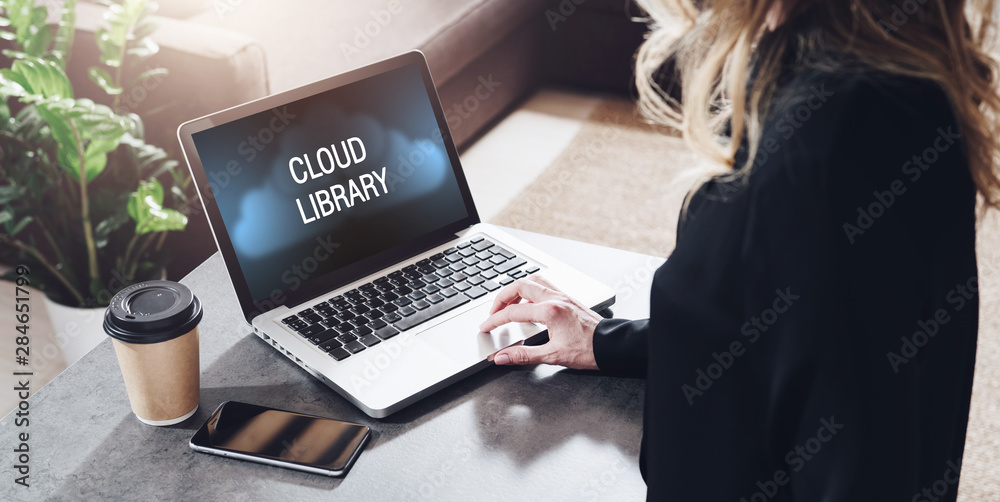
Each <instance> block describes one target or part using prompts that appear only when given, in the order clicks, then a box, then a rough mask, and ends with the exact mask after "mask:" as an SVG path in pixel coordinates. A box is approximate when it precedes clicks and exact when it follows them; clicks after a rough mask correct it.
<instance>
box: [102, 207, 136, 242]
mask: <svg viewBox="0 0 1000 502" xmlns="http://www.w3.org/2000/svg"><path fill="white" fill-rule="evenodd" d="M128 220H129V217H128V213H127V212H125V211H120V212H116V213H114V214H112V215H111V216H109V217H107V218H105V219H103V220H101V222H100V223H98V224H97V226H95V227H94V241H95V243H96V245H97V247H98V248H103V247H105V246H107V245H108V236H109V235H111V232H114V231H115V230H118V229H119V228H121V226H122V225H124V224H125V222H126V221H128Z"/></svg>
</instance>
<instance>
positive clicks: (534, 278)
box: [524, 275, 592, 311]
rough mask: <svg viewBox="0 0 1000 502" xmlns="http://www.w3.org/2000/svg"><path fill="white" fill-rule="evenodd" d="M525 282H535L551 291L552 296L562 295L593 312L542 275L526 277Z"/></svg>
mask: <svg viewBox="0 0 1000 502" xmlns="http://www.w3.org/2000/svg"><path fill="white" fill-rule="evenodd" d="M524 280H532V281H535V282H537V283H538V284H540V285H541V286H542V287H544V288H547V289H549V290H550V291H551V292H552V293H551V294H552V295H554V296H558V295H562V296H563V297H564V298H566V299H568V300H569V301H570V302H572V303H573V304H575V305H576V306H578V307H580V308H582V309H585V310H591V309H590V307H588V306H586V305H584V304H582V303H580V301H579V300H577V299H576V298H574V297H572V296H569V295H568V294H566V293H565V292H564V291H563V290H562V289H560V288H559V286H556V285H554V284H552V283H551V282H549V280H548V279H546V278H545V277H543V276H541V275H529V276H528V277H525V278H524ZM591 311H592V310H591Z"/></svg>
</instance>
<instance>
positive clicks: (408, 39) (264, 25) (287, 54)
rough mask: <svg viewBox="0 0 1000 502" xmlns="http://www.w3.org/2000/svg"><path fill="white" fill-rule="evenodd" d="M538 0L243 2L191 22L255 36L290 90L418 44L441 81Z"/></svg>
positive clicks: (280, 85)
mask: <svg viewBox="0 0 1000 502" xmlns="http://www.w3.org/2000/svg"><path fill="white" fill-rule="evenodd" d="M542 8H543V6H542V4H541V3H540V2H537V1H536V0H503V1H499V0H435V1H434V2H416V1H414V0H382V1H376V2H336V3H334V4H331V3H330V2H329V1H328V0H300V1H297V2H294V3H293V2H277V1H276V0H257V1H254V2H251V1H249V0H244V1H243V2H242V3H240V4H239V5H237V6H235V7H233V9H232V10H227V11H226V12H225V13H224V14H221V15H220V13H219V12H216V11H211V12H203V13H201V14H199V15H197V16H195V17H194V18H192V19H191V20H192V21H194V22H198V23H202V24H206V25H210V26H215V27H220V28H225V29H227V30H230V31H236V32H240V33H244V34H246V35H248V36H251V37H254V38H255V39H257V40H259V41H260V42H261V45H263V46H264V47H265V48H266V51H267V59H268V66H269V70H268V73H269V76H270V81H271V86H272V88H273V90H274V91H282V90H287V89H290V88H293V87H297V86H300V85H304V84H307V83H309V82H312V81H315V80H319V79H321V78H324V77H328V76H330V75H334V74H337V73H341V72H344V71H347V70H350V69H353V68H356V67H359V66H363V65H365V64H368V63H371V62H374V61H378V60H380V59H384V58H387V57H390V56H394V55H396V54H399V53H402V52H406V51H409V50H413V49H420V50H422V51H424V54H425V55H426V56H427V60H428V62H429V64H430V67H431V73H432V74H433V75H434V79H435V81H436V82H437V83H438V84H439V85H440V84H443V83H444V82H446V81H447V80H448V79H450V78H451V77H453V76H454V75H455V74H457V73H458V72H459V71H461V69H462V68H464V67H465V66H467V65H468V64H469V63H470V62H471V61H473V60H474V59H476V58H477V57H479V56H480V55H482V54H483V53H485V52H486V51H488V50H489V49H491V48H492V47H493V46H495V45H496V44H497V43H498V42H499V41H501V40H502V39H504V38H505V37H506V36H508V35H509V34H510V33H511V32H513V31H514V30H515V29H516V28H517V27H518V26H520V25H522V24H523V23H524V22H525V20H527V19H529V18H530V17H532V16H537V17H538V18H539V19H543V17H542V16H543V13H542V10H543V9H542Z"/></svg>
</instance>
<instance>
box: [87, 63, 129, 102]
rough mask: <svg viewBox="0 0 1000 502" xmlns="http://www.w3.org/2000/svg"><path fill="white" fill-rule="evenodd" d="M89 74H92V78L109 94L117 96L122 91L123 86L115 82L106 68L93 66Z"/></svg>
mask: <svg viewBox="0 0 1000 502" xmlns="http://www.w3.org/2000/svg"><path fill="white" fill-rule="evenodd" d="M87 74H88V75H89V76H90V80H91V81H92V82H93V83H95V84H97V86H98V87H100V88H101V89H103V90H104V92H106V93H108V95H109V96H117V95H119V94H121V93H122V88H121V87H118V86H116V85H115V84H114V80H113V79H112V78H111V75H110V74H109V73H108V71H107V70H105V69H104V68H101V67H100V66H91V67H90V70H88V71H87Z"/></svg>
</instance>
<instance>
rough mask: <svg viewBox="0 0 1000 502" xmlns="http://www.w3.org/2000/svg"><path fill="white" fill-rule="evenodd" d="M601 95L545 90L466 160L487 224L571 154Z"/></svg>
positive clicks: (468, 153)
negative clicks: (566, 153)
mask: <svg viewBox="0 0 1000 502" xmlns="http://www.w3.org/2000/svg"><path fill="white" fill-rule="evenodd" d="M599 101H600V96H598V95H592V94H582V93H576V92H569V91H564V90H555V89H543V90H541V91H539V92H538V93H536V94H535V95H534V96H532V97H531V98H529V99H528V100H527V101H526V102H525V103H523V104H522V105H521V106H520V107H518V109H516V110H514V111H513V112H512V113H511V114H510V115H508V116H507V117H505V118H504V119H503V120H502V121H501V122H500V123H499V124H497V125H496V127H494V128H493V129H491V130H490V131H489V132H487V133H486V134H485V135H484V136H483V137H482V138H480V139H479V140H478V141H476V143H475V144H473V145H472V146H471V147H469V149H467V150H466V151H465V153H463V154H462V155H461V159H462V167H463V168H464V169H465V175H466V177H467V178H468V180H469V187H470V189H471V190H472V197H473V199H475V201H476V208H478V209H479V217H480V219H481V220H482V221H490V220H491V219H492V218H493V217H494V216H496V215H497V214H498V213H499V212H500V211H501V210H502V209H503V208H504V207H506V206H507V204H508V203H509V202H510V201H511V200H512V199H513V198H514V196H516V195H517V194H518V193H520V192H521V190H522V189H524V187H526V186H528V185H529V184H530V183H531V182H532V181H534V180H535V178H536V177H537V176H538V175H539V174H540V173H541V172H542V171H544V170H545V168H546V167H548V166H549V164H551V163H552V161H554V160H555V159H556V157H558V156H559V154H560V153H562V151H563V150H565V149H566V146H567V145H569V143H570V141H572V140H573V138H574V137H575V136H576V134H577V132H579V130H580V127H581V126H582V125H583V121H584V120H585V119H586V118H587V117H588V116H589V115H590V112H591V111H592V110H593V109H594V107H595V106H597V103H598V102H599Z"/></svg>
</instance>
